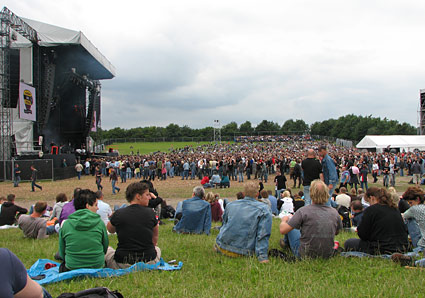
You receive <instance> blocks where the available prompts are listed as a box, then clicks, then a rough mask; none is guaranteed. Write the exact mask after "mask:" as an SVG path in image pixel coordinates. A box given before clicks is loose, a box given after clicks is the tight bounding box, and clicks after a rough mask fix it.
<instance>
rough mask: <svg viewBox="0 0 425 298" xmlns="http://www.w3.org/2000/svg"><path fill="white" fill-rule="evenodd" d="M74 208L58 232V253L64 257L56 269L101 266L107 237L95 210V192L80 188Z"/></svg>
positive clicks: (102, 265)
mask: <svg viewBox="0 0 425 298" xmlns="http://www.w3.org/2000/svg"><path fill="white" fill-rule="evenodd" d="M74 207H75V212H74V213H72V214H71V215H70V216H69V217H68V219H67V220H66V221H65V222H64V223H63V225H62V228H61V229H60V231H59V256H60V257H61V258H62V259H63V260H64V262H63V263H62V264H61V266H60V268H59V272H66V271H70V270H74V269H80V268H103V267H104V266H105V253H106V251H107V249H108V244H109V240H108V233H107V232H106V227H105V224H104V223H103V221H102V220H101V218H100V216H99V215H98V214H97V213H96V211H97V209H98V207H97V197H96V194H95V193H94V192H93V191H91V190H89V189H83V190H80V191H79V193H78V196H77V197H76V198H74Z"/></svg>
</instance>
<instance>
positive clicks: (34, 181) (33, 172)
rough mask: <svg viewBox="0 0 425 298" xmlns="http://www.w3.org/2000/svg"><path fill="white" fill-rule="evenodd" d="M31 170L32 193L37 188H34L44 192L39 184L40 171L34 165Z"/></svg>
mask: <svg viewBox="0 0 425 298" xmlns="http://www.w3.org/2000/svg"><path fill="white" fill-rule="evenodd" d="M30 168H31V191H32V192H34V191H35V188H34V187H37V188H39V189H40V190H43V187H41V186H40V185H38V184H37V173H38V170H37V169H36V168H35V167H34V166H33V165H31V167H30Z"/></svg>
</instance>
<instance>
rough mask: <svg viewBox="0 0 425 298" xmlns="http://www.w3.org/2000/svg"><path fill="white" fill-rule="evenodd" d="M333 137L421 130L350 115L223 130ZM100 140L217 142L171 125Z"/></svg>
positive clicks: (117, 131)
mask: <svg viewBox="0 0 425 298" xmlns="http://www.w3.org/2000/svg"><path fill="white" fill-rule="evenodd" d="M306 133H309V134H311V135H320V136H329V137H335V138H341V139H347V140H353V141H360V140H361V139H362V138H363V137H364V136H365V135H395V134H400V135H414V134H416V133H417V129H416V128H415V127H414V126H412V125H410V124H408V123H406V122H404V123H400V122H398V121H396V120H389V119H387V118H384V119H381V118H379V117H372V116H356V115H353V114H349V115H346V116H341V117H339V118H338V119H328V120H324V121H318V122H314V123H313V124H312V125H310V126H309V125H308V124H307V123H305V121H304V120H302V119H297V120H293V119H289V120H286V121H285V122H284V123H283V125H279V124H278V123H276V122H273V121H268V120H263V121H261V122H260V123H259V124H258V125H257V126H253V125H252V123H251V122H250V121H245V122H244V123H242V124H241V125H239V126H238V124H237V123H236V122H234V121H232V122H230V123H228V124H226V125H223V126H222V127H221V135H222V136H230V137H234V136H242V135H291V134H294V135H295V134H296V135H299V134H306ZM95 137H96V139H99V138H100V139H102V140H106V139H119V138H144V139H158V138H178V137H194V138H198V137H202V138H211V139H212V138H213V137H214V128H213V127H212V126H208V127H204V128H200V129H197V128H190V127H189V126H187V125H184V126H179V125H177V124H174V123H171V124H169V125H167V126H166V127H159V126H147V127H137V128H130V129H124V128H120V127H115V128H112V129H109V130H102V129H99V130H98V133H97V135H96V136H95Z"/></svg>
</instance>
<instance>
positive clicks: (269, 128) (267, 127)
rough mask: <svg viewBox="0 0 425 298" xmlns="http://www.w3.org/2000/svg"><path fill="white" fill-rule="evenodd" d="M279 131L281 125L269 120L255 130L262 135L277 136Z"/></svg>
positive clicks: (262, 122)
mask: <svg viewBox="0 0 425 298" xmlns="http://www.w3.org/2000/svg"><path fill="white" fill-rule="evenodd" d="M279 130H280V127H279V124H277V123H275V122H273V121H267V120H263V121H261V123H260V124H258V125H257V127H256V128H255V132H257V133H260V134H262V135H268V134H275V133H276V132H277V131H279Z"/></svg>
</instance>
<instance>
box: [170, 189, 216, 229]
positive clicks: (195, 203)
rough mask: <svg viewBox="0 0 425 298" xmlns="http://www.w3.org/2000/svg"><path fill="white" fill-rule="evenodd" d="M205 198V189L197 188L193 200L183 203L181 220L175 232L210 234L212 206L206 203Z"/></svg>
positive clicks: (175, 227)
mask: <svg viewBox="0 0 425 298" xmlns="http://www.w3.org/2000/svg"><path fill="white" fill-rule="evenodd" d="M204 197H205V190H204V188H203V187H202V186H195V188H194V189H193V195H192V198H191V199H187V200H184V201H183V203H182V208H181V219H180V220H179V222H178V223H177V224H176V225H175V226H174V228H173V231H175V232H177V233H183V234H192V233H193V234H203V233H205V234H207V235H209V234H210V230H211V205H210V204H209V203H207V202H206V201H204Z"/></svg>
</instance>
